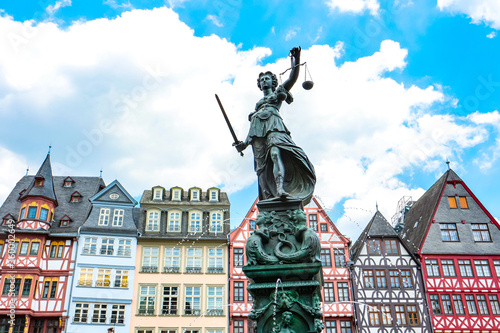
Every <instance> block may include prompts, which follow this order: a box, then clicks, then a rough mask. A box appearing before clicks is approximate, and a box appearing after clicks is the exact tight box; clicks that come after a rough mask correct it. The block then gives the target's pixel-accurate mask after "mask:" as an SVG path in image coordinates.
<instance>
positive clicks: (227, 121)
mask: <svg viewBox="0 0 500 333" xmlns="http://www.w3.org/2000/svg"><path fill="white" fill-rule="evenodd" d="M215 99H217V103H219V107H220V110H221V111H222V115H223V116H224V119H225V120H226V124H227V127H229V132H231V135H232V136H233V140H234V144H235V145H237V144H239V143H241V141H240V140H238V138H237V137H236V133H234V130H233V126H231V122H230V121H229V118H228V117H227V114H226V111H224V107H223V106H222V103H221V102H220V99H219V96H217V94H215ZM240 155H241V156H243V152H242V151H240Z"/></svg>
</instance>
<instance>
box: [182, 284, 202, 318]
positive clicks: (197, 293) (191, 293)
mask: <svg viewBox="0 0 500 333" xmlns="http://www.w3.org/2000/svg"><path fill="white" fill-rule="evenodd" d="M185 290H186V292H185V297H184V314H185V315H199V314H200V308H201V307H200V305H201V287H186V289H185Z"/></svg>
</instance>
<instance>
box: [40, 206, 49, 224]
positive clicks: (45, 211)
mask: <svg viewBox="0 0 500 333" xmlns="http://www.w3.org/2000/svg"><path fill="white" fill-rule="evenodd" d="M47 217H49V210H48V209H47V208H42V209H41V210H40V220H43V221H47Z"/></svg>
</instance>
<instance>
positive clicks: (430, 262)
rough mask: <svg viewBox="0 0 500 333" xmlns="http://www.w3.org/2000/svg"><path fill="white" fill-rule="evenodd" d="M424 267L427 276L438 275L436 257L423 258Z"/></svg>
mask: <svg viewBox="0 0 500 333" xmlns="http://www.w3.org/2000/svg"><path fill="white" fill-rule="evenodd" d="M425 268H426V270H427V276H440V275H439V265H438V261H437V259H425Z"/></svg>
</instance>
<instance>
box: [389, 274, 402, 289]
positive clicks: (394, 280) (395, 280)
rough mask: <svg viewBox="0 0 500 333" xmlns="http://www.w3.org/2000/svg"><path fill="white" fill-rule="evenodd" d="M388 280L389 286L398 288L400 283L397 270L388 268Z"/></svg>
mask: <svg viewBox="0 0 500 333" xmlns="http://www.w3.org/2000/svg"><path fill="white" fill-rule="evenodd" d="M389 282H390V284H391V288H392V289H395V288H400V287H401V284H400V281H399V272H398V271H396V270H389Z"/></svg>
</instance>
